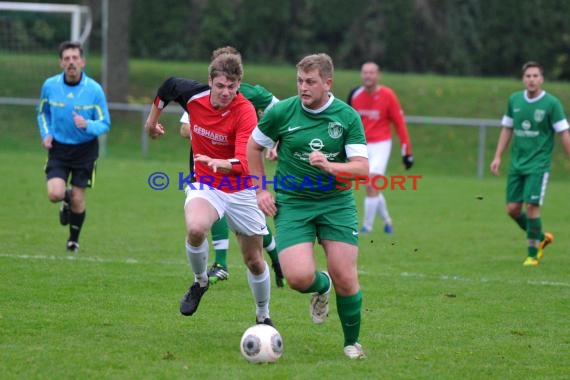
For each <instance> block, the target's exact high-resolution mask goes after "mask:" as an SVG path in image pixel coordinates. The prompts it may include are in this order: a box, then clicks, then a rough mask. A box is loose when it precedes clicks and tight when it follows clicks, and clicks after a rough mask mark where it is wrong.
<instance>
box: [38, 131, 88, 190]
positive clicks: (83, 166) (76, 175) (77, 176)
mask: <svg viewBox="0 0 570 380" xmlns="http://www.w3.org/2000/svg"><path fill="white" fill-rule="evenodd" d="M98 156H99V141H98V140H97V139H96V138H95V139H93V140H91V141H88V142H86V143H82V144H62V143H60V142H57V141H55V140H54V141H53V143H52V148H51V149H50V150H49V151H48V161H47V163H46V167H45V173H46V178H47V179H48V180H50V179H52V178H61V179H63V180H64V181H65V182H66V183H67V182H68V181H69V179H70V176H71V181H70V183H71V184H72V185H73V186H77V187H82V188H86V187H92V186H93V183H94V182H95V166H96V162H97V158H98Z"/></svg>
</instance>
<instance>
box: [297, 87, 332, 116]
mask: <svg viewBox="0 0 570 380" xmlns="http://www.w3.org/2000/svg"><path fill="white" fill-rule="evenodd" d="M333 101H334V95H333V93H332V92H329V100H328V101H327V102H326V103H325V104H324V105H323V106H322V107H321V108H317V109H316V110H313V109H310V108H307V107H305V105H304V104H303V103H302V102H301V107H303V109H304V110H305V111H307V112H308V113H313V114H317V113H321V112H323V111H324V110H326V109H327V108H328V107H329V106H330V105H331V104H332V102H333Z"/></svg>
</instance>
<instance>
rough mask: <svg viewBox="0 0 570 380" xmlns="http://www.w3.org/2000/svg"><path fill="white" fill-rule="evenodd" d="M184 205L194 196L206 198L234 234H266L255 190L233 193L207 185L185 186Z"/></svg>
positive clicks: (263, 217) (265, 226)
mask: <svg viewBox="0 0 570 380" xmlns="http://www.w3.org/2000/svg"><path fill="white" fill-rule="evenodd" d="M185 193H186V201H185V202H184V207H186V205H187V204H188V202H190V200H192V199H194V198H202V199H205V200H207V201H208V202H209V203H210V204H211V205H212V206H213V207H214V208H215V209H216V211H217V212H218V216H219V217H220V219H221V218H223V217H224V216H225V217H226V219H227V221H228V226H229V227H230V229H231V230H232V231H234V232H235V233H236V234H241V235H246V236H253V235H267V234H268V233H269V232H268V231H267V225H266V223H265V215H264V214H263V212H262V211H261V210H260V209H259V207H258V206H257V197H256V196H255V190H247V189H246V190H241V191H236V192H235V193H224V192H223V191H221V190H218V189H214V188H212V187H209V186H207V185H204V186H200V183H198V182H195V183H194V187H193V188H192V187H186V190H185Z"/></svg>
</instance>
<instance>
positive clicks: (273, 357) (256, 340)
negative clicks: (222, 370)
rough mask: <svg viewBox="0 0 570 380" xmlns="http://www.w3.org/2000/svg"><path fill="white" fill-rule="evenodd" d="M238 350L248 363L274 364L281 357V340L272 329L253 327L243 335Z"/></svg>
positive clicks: (262, 326) (266, 326) (277, 332)
mask: <svg viewBox="0 0 570 380" xmlns="http://www.w3.org/2000/svg"><path fill="white" fill-rule="evenodd" d="M240 350H241V354H242V355H243V357H244V358H245V359H246V360H247V361H248V362H250V363H274V362H276V361H277V359H279V358H280V357H281V355H283V339H282V338H281V334H279V331H277V330H276V329H275V328H274V327H271V326H269V325H263V324H259V325H254V326H251V327H250V328H248V329H247V330H245V332H244V333H243V335H242V337H241V342H240Z"/></svg>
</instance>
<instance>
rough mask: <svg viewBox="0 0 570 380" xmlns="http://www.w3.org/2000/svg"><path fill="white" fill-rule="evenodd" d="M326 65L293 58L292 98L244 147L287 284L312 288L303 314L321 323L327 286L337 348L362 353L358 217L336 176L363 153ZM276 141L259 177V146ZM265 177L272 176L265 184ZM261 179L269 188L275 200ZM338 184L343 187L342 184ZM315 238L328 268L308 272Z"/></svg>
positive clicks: (360, 169)
mask: <svg viewBox="0 0 570 380" xmlns="http://www.w3.org/2000/svg"><path fill="white" fill-rule="evenodd" d="M332 83H333V63H332V60H331V58H330V57H329V56H328V55H326V54H313V55H309V56H307V57H305V58H303V59H302V60H301V61H300V62H299V63H298V64H297V90H298V96H294V97H292V98H288V99H285V100H282V101H280V102H279V103H277V104H275V105H274V106H273V107H272V108H271V109H270V110H269V111H267V112H266V113H265V115H264V116H263V118H262V119H261V121H260V122H259V124H258V126H257V128H255V129H254V131H253V133H252V135H251V138H250V140H249V143H248V148H247V158H248V163H249V169H250V174H251V175H252V176H257V177H258V179H257V180H255V181H254V182H255V185H256V186H258V188H257V189H256V192H257V202H258V205H259V208H260V209H261V210H262V211H263V212H264V213H265V214H266V215H269V216H274V217H275V227H276V240H277V249H278V251H279V261H280V263H281V267H282V268H283V274H284V275H285V278H286V280H287V283H288V284H289V286H290V287H291V288H292V289H295V290H297V291H299V292H301V293H312V298H311V315H312V319H313V322H314V323H317V324H320V323H323V322H324V321H325V319H326V317H327V315H328V310H329V296H330V290H331V287H332V286H334V289H335V293H336V305H337V311H338V315H339V317H340V322H341V325H342V329H343V333H344V353H345V355H346V356H348V357H349V358H351V359H361V358H364V357H365V354H364V352H363V350H362V347H361V345H360V343H359V342H358V339H359V335H360V320H361V308H362V292H361V290H360V285H359V282H358V271H357V258H358V220H357V212H356V204H355V200H354V197H353V194H352V190H348V191H347V190H346V188H347V186H346V183H342V181H341V182H340V183H339V181H337V178H336V176H338V175H339V173H343V174H342V176H343V178H352V177H354V176H366V175H368V158H367V157H368V154H367V149H366V139H365V137H364V129H363V126H362V121H361V119H360V116H359V115H358V113H357V112H356V111H355V110H354V109H353V108H352V107H350V106H348V105H347V104H346V103H344V102H342V101H340V100H338V99H336V98H335V97H334V96H333V94H332V93H331V92H330V89H331V87H332ZM277 143H278V144H279V145H278V150H277V153H278V155H279V159H278V163H277V172H276V176H275V178H266V177H265V171H264V167H263V153H262V152H263V149H264V148H273V147H274V146H275V145H276V144H277ZM268 181H273V182H274V183H273V184H270V183H269V182H268ZM267 185H269V186H272V187H274V188H275V191H276V193H277V202H276V201H275V199H274V198H273V195H272V193H271V192H269V191H268V190H269V189H268V188H267ZM337 185H338V186H339V187H343V188H344V189H345V190H342V189H340V188H337ZM315 239H318V241H319V243H320V244H321V245H322V246H323V248H324V250H325V256H326V260H327V268H328V272H325V271H319V270H316V262H315V258H314V250H313V245H314V242H315Z"/></svg>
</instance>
